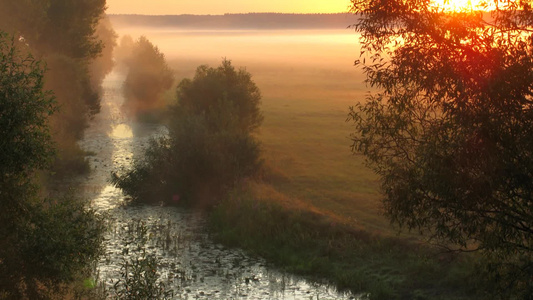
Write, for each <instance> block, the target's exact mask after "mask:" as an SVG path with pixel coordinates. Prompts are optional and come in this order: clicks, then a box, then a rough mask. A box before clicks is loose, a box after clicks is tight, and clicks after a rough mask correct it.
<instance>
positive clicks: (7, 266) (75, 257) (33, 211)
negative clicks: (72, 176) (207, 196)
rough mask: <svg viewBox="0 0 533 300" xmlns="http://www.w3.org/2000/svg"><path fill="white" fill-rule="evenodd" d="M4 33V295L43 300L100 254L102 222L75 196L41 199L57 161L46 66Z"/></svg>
mask: <svg viewBox="0 0 533 300" xmlns="http://www.w3.org/2000/svg"><path fill="white" fill-rule="evenodd" d="M16 46H19V47H24V45H22V44H20V43H16V42H14V41H13V40H11V42H9V39H8V38H7V35H5V34H4V33H1V34H0V131H1V132H0V133H1V135H2V138H1V139H0V161H1V162H2V163H1V164H0V224H2V226H1V227H0V295H2V296H5V297H8V298H13V299H21V298H24V297H27V298H31V299H39V298H42V297H44V294H45V293H46V292H56V291H57V290H59V289H60V288H61V284H62V283H64V282H68V281H70V280H73V279H74V278H75V277H76V276H78V275H80V274H81V272H82V271H83V270H84V268H86V266H87V264H88V263H89V262H90V261H92V260H93V259H95V258H96V257H97V255H98V254H99V251H100V242H101V240H100V237H101V233H102V227H101V223H99V222H98V221H97V220H96V219H95V215H94V214H93V213H92V212H90V211H87V210H86V209H85V207H84V205H82V204H81V203H79V202H77V201H75V200H73V199H72V198H70V197H65V198H60V199H56V200H51V199H43V198H42V197H41V195H40V191H39V187H38V186H37V185H36V184H35V181H36V174H37V172H38V171H40V170H44V169H46V168H47V166H48V164H49V162H50V161H51V159H52V156H53V153H54V151H53V146H52V141H51V136H50V134H49V129H48V117H49V116H50V115H51V114H52V113H53V112H54V111H55V110H56V106H55V102H54V98H53V97H52V94H51V93H50V92H49V91H44V89H43V76H44V69H43V68H42V64H41V63H40V62H39V61H37V60H35V59H34V58H33V57H31V56H29V55H22V54H21V53H20V51H18V50H17V49H16Z"/></svg>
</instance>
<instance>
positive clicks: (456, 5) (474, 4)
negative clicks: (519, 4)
mask: <svg viewBox="0 0 533 300" xmlns="http://www.w3.org/2000/svg"><path fill="white" fill-rule="evenodd" d="M433 3H434V5H435V7H436V8H438V9H439V10H444V11H449V12H465V11H481V10H485V11H490V10H493V9H495V8H496V5H498V6H499V7H500V8H501V7H503V6H505V5H506V1H505V0H497V1H494V0H433Z"/></svg>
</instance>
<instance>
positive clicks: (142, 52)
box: [120, 36, 174, 115]
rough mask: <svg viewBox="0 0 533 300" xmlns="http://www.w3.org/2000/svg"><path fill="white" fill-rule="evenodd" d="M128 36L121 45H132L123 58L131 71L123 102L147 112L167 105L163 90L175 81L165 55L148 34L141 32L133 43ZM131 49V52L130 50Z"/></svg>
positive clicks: (141, 112) (132, 110) (128, 107)
mask: <svg viewBox="0 0 533 300" xmlns="http://www.w3.org/2000/svg"><path fill="white" fill-rule="evenodd" d="M129 40H130V39H129V38H123V39H122V42H123V43H121V47H128V46H130V47H132V48H131V49H130V51H127V49H120V52H125V53H127V54H126V57H125V58H123V59H124V62H125V64H126V66H127V68H128V75H127V76H126V80H125V81H124V85H123V89H124V94H125V96H126V102H125V103H124V106H125V107H126V109H127V110H128V111H129V112H130V113H132V114H134V115H137V114H140V115H142V114H146V113H150V112H154V111H155V110H160V109H161V108H163V107H164V106H165V102H164V101H163V100H164V99H163V93H164V92H165V91H167V90H168V89H169V88H170V87H171V86H172V84H173V83H174V74H173V73H172V70H171V69H170V68H169V67H168V65H167V62H166V60H165V55H164V54H163V53H161V52H160V51H159V49H158V48H157V47H156V46H154V45H153V44H152V43H151V42H150V41H149V40H148V39H147V38H146V37H144V36H141V37H140V38H139V39H138V40H137V42H136V43H135V44H133V45H131V44H128V42H127V41H129ZM128 52H129V53H128Z"/></svg>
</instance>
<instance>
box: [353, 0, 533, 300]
mask: <svg viewBox="0 0 533 300" xmlns="http://www.w3.org/2000/svg"><path fill="white" fill-rule="evenodd" d="M438 2H439V1H430V0H422V1H421V0H401V1H400V0H377V1H375V0H352V11H353V12H354V13H356V14H358V15H359V16H360V19H359V21H358V22H357V24H355V29H356V31H357V32H358V33H360V34H361V43H362V50H361V56H362V57H361V60H359V61H357V62H356V63H360V64H362V68H363V70H364V72H365V73H366V75H367V83H368V84H369V85H370V86H372V87H374V88H376V89H377V92H375V93H373V94H371V95H370V96H369V97H368V98H367V102H366V103H362V104H358V105H356V106H355V107H353V108H352V111H351V114H350V118H351V120H353V121H354V123H355V128H356V132H355V133H354V134H353V136H352V137H353V150H354V151H355V152H360V153H363V154H364V155H365V156H366V158H367V160H368V163H369V165H370V166H371V167H372V168H373V169H374V170H375V171H376V172H377V173H378V174H379V175H380V176H381V180H382V187H383V192H384V206H385V210H386V213H387V215H388V216H389V217H390V219H391V221H392V222H393V223H396V224H399V225H400V226H405V227H407V228H409V229H416V230H421V231H425V232H426V233H429V234H431V235H432V236H433V237H434V238H437V239H440V240H443V241H445V243H446V244H447V245H455V247H454V249H455V250H476V249H479V250H483V253H485V254H489V255H490V257H492V258H497V259H495V261H497V262H499V263H498V264H494V265H492V267H493V268H494V269H493V271H494V272H492V274H494V275H495V278H497V279H498V280H497V282H498V283H500V284H505V285H506V286H501V287H504V288H507V291H511V292H513V293H516V294H518V295H527V294H529V295H531V293H532V290H533V287H532V285H531V284H532V281H531V278H533V263H532V257H533V34H532V33H533V32H532V31H531V27H532V25H533V11H532V9H531V6H530V4H529V2H528V1H513V0H511V1H498V0H496V1H482V0H480V1H478V2H474V1H472V2H471V7H468V8H467V9H461V8H460V7H453V6H452V4H453V3H454V2H453V0H452V1H445V4H446V5H445V6H439V4H438ZM440 2H441V3H442V2H443V1H440ZM476 3H477V4H478V5H479V6H477V5H476ZM520 293H522V294H520Z"/></svg>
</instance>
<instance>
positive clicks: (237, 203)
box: [210, 182, 481, 299]
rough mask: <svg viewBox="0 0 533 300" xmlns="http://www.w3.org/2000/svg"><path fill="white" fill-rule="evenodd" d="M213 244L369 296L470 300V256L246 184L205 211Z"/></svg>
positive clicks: (472, 284) (472, 272) (265, 187)
mask: <svg viewBox="0 0 533 300" xmlns="http://www.w3.org/2000/svg"><path fill="white" fill-rule="evenodd" d="M210 224H211V230H212V232H213V233H214V237H215V239H216V240H217V241H219V242H222V243H224V244H226V245H229V246H234V247H240V248H243V249H245V250H246V251H248V252H250V253H253V254H254V255H259V256H261V257H264V258H266V259H267V260H268V261H271V262H273V263H275V264H276V265H278V266H280V267H282V268H284V269H285V270H287V271H288V272H293V273H296V274H301V275H306V276H311V277H313V278H327V279H328V280H329V281H330V283H332V284H335V285H336V286H337V287H338V288H339V289H341V290H350V291H352V292H353V293H355V294H358V293H361V294H368V295H370V299H477V298H481V295H479V293H478V292H479V291H478V290H476V289H477V287H478V284H477V282H478V281H477V280H476V275H475V272H476V269H475V268H476V267H475V258H474V257H471V256H466V255H461V256H457V255H454V254H450V253H439V251H437V249H432V248H430V247H428V246H427V245H424V244H422V243H421V242H418V241H416V240H414V239H405V238H398V237H394V236H390V235H384V234H379V233H372V232H370V231H368V230H365V229H363V228H356V227H354V226H353V225H350V224H348V223H346V222H344V221H343V220H342V218H339V217H338V216H335V215H332V214H328V213H325V212H322V211H320V210H319V209H317V208H316V207H313V206H310V205H307V204H304V203H303V202H299V201H297V200H294V199H290V198H289V197H287V196H286V195H284V194H282V193H279V192H277V191H276V190H275V188H274V187H273V186H271V185H268V184H265V183H253V182H249V183H247V184H246V185H245V187H243V188H241V189H239V190H235V191H234V192H233V193H231V194H230V195H229V197H228V198H227V199H225V200H224V201H222V202H221V203H220V204H219V205H218V206H217V207H216V208H215V209H214V211H213V212H212V214H211V216H210Z"/></svg>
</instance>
